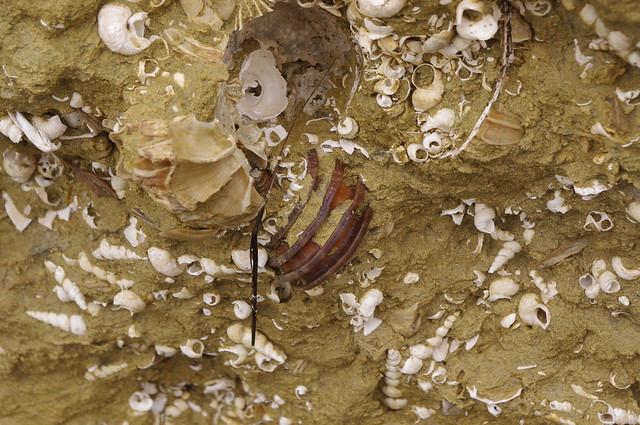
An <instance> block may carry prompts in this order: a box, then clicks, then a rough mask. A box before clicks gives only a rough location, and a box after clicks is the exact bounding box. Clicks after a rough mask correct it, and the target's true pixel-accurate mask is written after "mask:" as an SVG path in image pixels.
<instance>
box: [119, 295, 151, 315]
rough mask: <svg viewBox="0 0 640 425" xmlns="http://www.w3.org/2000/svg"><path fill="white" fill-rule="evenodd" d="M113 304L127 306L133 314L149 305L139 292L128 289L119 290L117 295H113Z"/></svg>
mask: <svg viewBox="0 0 640 425" xmlns="http://www.w3.org/2000/svg"><path fill="white" fill-rule="evenodd" d="M113 304H114V305H117V306H120V307H122V308H126V309H127V310H129V311H130V312H131V314H132V315H133V314H134V313H139V312H141V311H142V310H144V308H145V307H146V306H147V304H146V303H145V302H144V301H142V299H141V298H140V297H139V296H138V294H136V293H135V292H133V291H131V290H128V289H125V290H123V291H120V292H118V293H117V294H116V296H115V297H113Z"/></svg>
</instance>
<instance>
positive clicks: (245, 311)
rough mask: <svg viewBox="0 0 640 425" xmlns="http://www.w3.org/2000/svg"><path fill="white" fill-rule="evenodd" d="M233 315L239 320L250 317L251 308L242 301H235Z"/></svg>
mask: <svg viewBox="0 0 640 425" xmlns="http://www.w3.org/2000/svg"><path fill="white" fill-rule="evenodd" d="M232 304H233V314H235V316H236V317H237V318H238V319H240V320H244V319H246V318H247V317H249V316H250V315H251V306H250V305H249V303H248V302H246V301H244V300H236V301H234V302H233V303H232Z"/></svg>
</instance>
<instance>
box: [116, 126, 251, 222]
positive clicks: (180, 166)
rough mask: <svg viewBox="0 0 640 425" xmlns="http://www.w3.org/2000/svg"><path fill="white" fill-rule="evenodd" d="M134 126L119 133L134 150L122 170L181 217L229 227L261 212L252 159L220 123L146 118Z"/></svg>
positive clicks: (186, 219)
mask: <svg viewBox="0 0 640 425" xmlns="http://www.w3.org/2000/svg"><path fill="white" fill-rule="evenodd" d="M135 127H136V130H137V131H135V132H133V133H132V134H129V135H121V136H120V137H121V139H122V140H123V141H124V143H126V144H127V147H131V148H132V149H131V150H130V151H129V152H130V153H132V154H133V155H130V156H129V157H125V159H124V161H123V164H122V165H123V168H124V169H125V170H130V174H129V176H130V177H131V178H132V179H133V180H134V181H136V182H137V183H139V184H140V185H141V186H142V187H143V188H144V189H145V190H146V191H147V193H149V195H150V196H151V197H152V198H154V199H155V200H156V201H158V202H159V203H161V204H162V205H164V206H165V207H166V208H167V209H169V210H170V211H172V212H174V213H177V214H179V218H180V220H181V221H183V222H185V223H187V224H196V225H198V226H201V227H226V226H233V225H238V224H241V223H243V222H244V221H246V220H247V219H249V218H250V217H252V216H253V215H254V214H255V213H256V212H257V209H258V207H259V205H260V203H261V201H262V198H261V197H260V195H259V194H258V192H257V191H256V190H255V189H254V188H253V184H252V179H251V177H250V176H249V171H250V167H249V163H248V161H247V159H246V157H245V156H244V154H243V153H242V151H240V149H239V148H238V147H237V146H236V143H235V141H234V139H233V137H232V136H230V135H228V134H226V133H225V132H224V131H223V130H222V129H221V128H220V126H219V124H218V122H217V121H214V122H212V123H207V122H202V121H198V120H196V119H195V118H193V117H190V118H184V119H179V120H174V121H172V122H166V121H164V120H146V121H142V122H140V123H138V124H136V125H135ZM133 148H135V149H133ZM131 151H133V152H131Z"/></svg>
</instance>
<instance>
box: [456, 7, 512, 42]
mask: <svg viewBox="0 0 640 425" xmlns="http://www.w3.org/2000/svg"><path fill="white" fill-rule="evenodd" d="M469 11H471V12H472V13H473V12H475V13H476V14H477V13H480V14H481V15H482V18H480V19H477V20H472V19H470V18H469V17H468V16H469V15H471V14H472V13H471V14H470V13H469ZM488 11H490V13H486V12H488ZM501 16H502V13H500V8H499V7H498V6H497V5H496V4H495V3H486V2H483V1H480V0H463V1H461V2H460V3H459V4H458V7H457V8H456V32H457V33H458V35H459V36H460V37H462V38H465V39H467V40H481V41H486V40H489V39H490V38H491V37H493V36H494V35H495V33H496V32H497V31H498V20H499V19H500V17H501Z"/></svg>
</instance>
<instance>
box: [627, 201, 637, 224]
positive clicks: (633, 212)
mask: <svg viewBox="0 0 640 425" xmlns="http://www.w3.org/2000/svg"><path fill="white" fill-rule="evenodd" d="M627 214H629V217H631V218H632V219H633V220H634V221H635V222H636V223H640V202H632V203H630V204H629V206H628V207H627Z"/></svg>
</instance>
